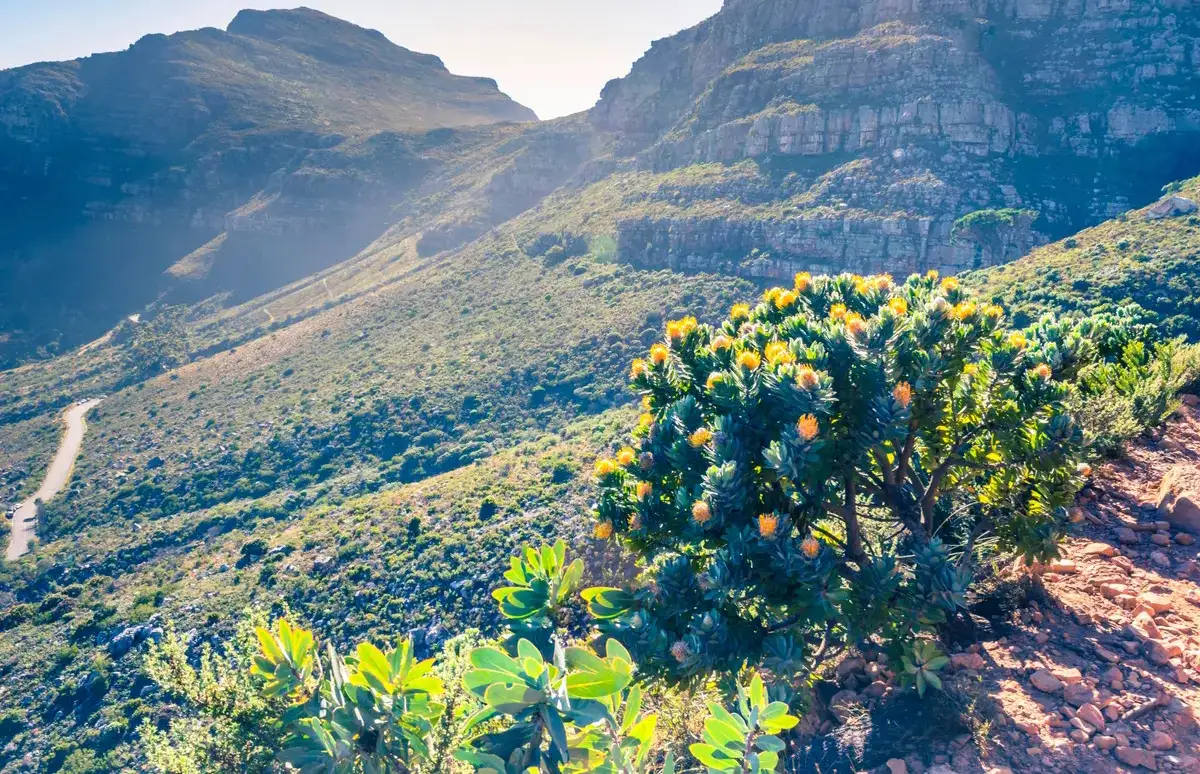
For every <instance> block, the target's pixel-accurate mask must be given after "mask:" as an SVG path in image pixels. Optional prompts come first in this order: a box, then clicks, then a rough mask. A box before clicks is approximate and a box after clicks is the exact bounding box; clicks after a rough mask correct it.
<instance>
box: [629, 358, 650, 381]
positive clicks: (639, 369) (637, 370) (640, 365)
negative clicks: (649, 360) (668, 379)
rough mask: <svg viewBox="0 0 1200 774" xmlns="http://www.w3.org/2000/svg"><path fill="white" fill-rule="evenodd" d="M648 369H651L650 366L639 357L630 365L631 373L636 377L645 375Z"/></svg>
mask: <svg viewBox="0 0 1200 774" xmlns="http://www.w3.org/2000/svg"><path fill="white" fill-rule="evenodd" d="M647 370H649V366H648V365H646V361H645V360H642V359H641V358H640V357H639V358H638V359H637V360H634V361H633V363H632V364H631V365H630V366H629V375H630V376H631V377H633V378H634V379H636V378H638V377H639V376H645V375H646V371H647Z"/></svg>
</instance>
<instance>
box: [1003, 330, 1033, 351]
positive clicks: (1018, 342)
mask: <svg viewBox="0 0 1200 774" xmlns="http://www.w3.org/2000/svg"><path fill="white" fill-rule="evenodd" d="M1028 344H1029V340H1028V339H1026V338H1025V334H1024V333H1021V332H1020V331H1013V332H1012V334H1011V335H1010V336H1009V337H1008V345H1009V346H1010V347H1015V348H1016V349H1025V347H1026V346H1028Z"/></svg>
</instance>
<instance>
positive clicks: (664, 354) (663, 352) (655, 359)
mask: <svg viewBox="0 0 1200 774" xmlns="http://www.w3.org/2000/svg"><path fill="white" fill-rule="evenodd" d="M670 356H671V350H669V349H667V348H666V346H664V345H662V344H655V345H654V346H653V347H651V348H650V362H651V363H654V365H662V364H663V363H665V362H667V358H669V357H670Z"/></svg>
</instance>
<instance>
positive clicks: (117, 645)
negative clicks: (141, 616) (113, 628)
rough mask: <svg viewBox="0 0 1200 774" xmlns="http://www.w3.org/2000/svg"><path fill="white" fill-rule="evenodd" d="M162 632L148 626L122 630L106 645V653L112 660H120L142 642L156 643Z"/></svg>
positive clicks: (155, 627)
mask: <svg viewBox="0 0 1200 774" xmlns="http://www.w3.org/2000/svg"><path fill="white" fill-rule="evenodd" d="M162 636H163V630H162V629H161V628H159V627H157V626H151V625H150V624H141V625H139V626H129V627H126V628H125V629H122V630H121V632H120V633H119V634H117V636H115V637H113V638H112V639H111V640H110V641H109V643H108V653H109V655H111V656H112V657H113V658H120V657H121V656H124V655H125V654H126V653H128V652H129V651H130V650H132V649H133V648H134V647H135V646H137V645H140V644H141V643H143V642H147V641H149V642H158V641H159V640H161V639H162Z"/></svg>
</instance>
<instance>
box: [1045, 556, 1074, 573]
mask: <svg viewBox="0 0 1200 774" xmlns="http://www.w3.org/2000/svg"><path fill="white" fill-rule="evenodd" d="M1050 572H1056V573H1058V574H1059V575H1074V574H1075V573H1077V572H1079V565H1077V564H1075V562H1073V561H1071V560H1070V559H1055V560H1054V561H1053V562H1051V563H1050Z"/></svg>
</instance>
